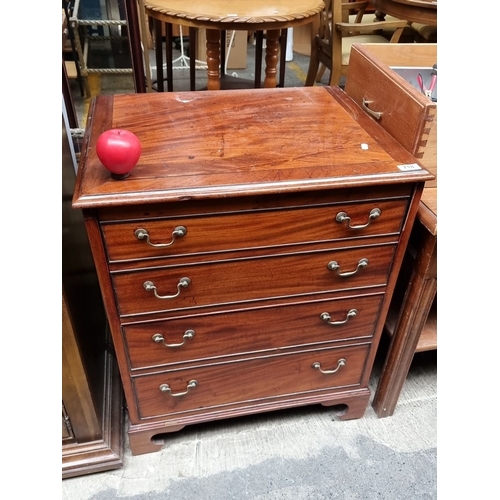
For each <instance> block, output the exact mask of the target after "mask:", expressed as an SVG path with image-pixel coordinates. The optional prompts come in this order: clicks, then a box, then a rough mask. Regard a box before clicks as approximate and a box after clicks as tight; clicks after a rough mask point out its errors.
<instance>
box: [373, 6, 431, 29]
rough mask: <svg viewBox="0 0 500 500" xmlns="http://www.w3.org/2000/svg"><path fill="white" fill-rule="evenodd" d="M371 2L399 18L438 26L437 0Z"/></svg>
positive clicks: (379, 9) (385, 12) (382, 10)
mask: <svg viewBox="0 0 500 500" xmlns="http://www.w3.org/2000/svg"><path fill="white" fill-rule="evenodd" d="M371 3H372V4H373V5H374V6H375V8H376V9H377V10H378V11H379V12H382V13H384V14H389V15H391V16H394V17H397V18H398V19H406V20H407V21H409V22H411V23H422V24H425V25H427V26H437V0H371Z"/></svg>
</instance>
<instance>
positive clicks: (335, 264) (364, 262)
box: [326, 258, 368, 278]
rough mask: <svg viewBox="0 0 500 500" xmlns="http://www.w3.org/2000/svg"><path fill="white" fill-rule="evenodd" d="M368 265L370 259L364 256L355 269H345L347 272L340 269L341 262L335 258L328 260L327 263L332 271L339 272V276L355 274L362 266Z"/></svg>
mask: <svg viewBox="0 0 500 500" xmlns="http://www.w3.org/2000/svg"><path fill="white" fill-rule="evenodd" d="M367 265H368V259H366V258H362V259H359V262H358V265H357V267H356V269H355V270H354V271H345V272H343V273H341V272H340V271H339V269H340V264H339V263H338V262H337V261H335V260H332V261H331V262H328V264H327V266H326V267H328V269H330V271H337V274H338V275H339V276H341V277H342V278H345V277H347V276H353V275H354V274H356V273H357V272H358V271H359V270H360V269H361V268H363V267H366V266H367Z"/></svg>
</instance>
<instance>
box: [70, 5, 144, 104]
mask: <svg viewBox="0 0 500 500" xmlns="http://www.w3.org/2000/svg"><path fill="white" fill-rule="evenodd" d="M127 1H130V0H127ZM132 1H136V0H132ZM64 3H65V4H66V5H65V9H66V12H67V14H68V16H69V26H70V28H71V30H72V33H73V35H74V47H75V51H76V54H75V58H76V61H77V64H78V71H79V74H80V76H81V78H82V79H83V82H84V89H85V93H86V94H87V96H88V97H90V91H89V85H88V77H89V75H92V74H97V75H99V74H124V75H127V74H132V73H133V68H132V67H131V61H130V55H129V50H128V49H129V37H128V31H127V24H128V22H127V16H126V10H125V5H124V3H123V1H122V0H104V1H103V2H101V4H99V5H98V6H97V8H96V4H95V3H94V4H92V5H89V4H88V3H86V2H84V0H67V1H64ZM103 44H106V45H109V46H110V48H111V49H112V50H110V54H111V55H112V57H110V58H108V63H109V64H108V66H107V67H100V66H96V65H94V64H93V62H92V54H93V53H94V51H96V50H100V47H101V46H102V45H103ZM124 49H125V50H124Z"/></svg>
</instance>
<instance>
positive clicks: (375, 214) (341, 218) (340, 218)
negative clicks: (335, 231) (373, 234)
mask: <svg viewBox="0 0 500 500" xmlns="http://www.w3.org/2000/svg"><path fill="white" fill-rule="evenodd" d="M381 214H382V210H380V208H373V209H372V210H371V211H370V215H369V216H368V222H367V223H366V224H360V225H359V226H351V218H350V217H349V216H348V215H347V214H346V213H345V212H339V213H338V214H337V216H336V217H335V220H336V221H337V222H340V223H341V224H342V223H343V222H346V221H347V227H349V228H350V229H364V228H365V227H368V226H369V225H370V223H371V221H372V220H374V219H378V218H379V217H380V215H381Z"/></svg>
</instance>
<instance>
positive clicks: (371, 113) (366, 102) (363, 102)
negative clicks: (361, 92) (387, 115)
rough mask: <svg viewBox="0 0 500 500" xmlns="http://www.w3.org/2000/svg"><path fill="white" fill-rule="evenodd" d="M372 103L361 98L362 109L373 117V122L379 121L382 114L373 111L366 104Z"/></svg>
mask: <svg viewBox="0 0 500 500" xmlns="http://www.w3.org/2000/svg"><path fill="white" fill-rule="evenodd" d="M372 102H373V101H367V100H366V99H365V98H364V97H363V101H362V104H363V106H362V107H363V109H364V110H365V111H366V112H367V113H368V114H369V115H370V116H373V118H375V120H380V118H382V115H383V113H382V112H381V111H373V109H370V108H369V107H368V104H371V103H372Z"/></svg>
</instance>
